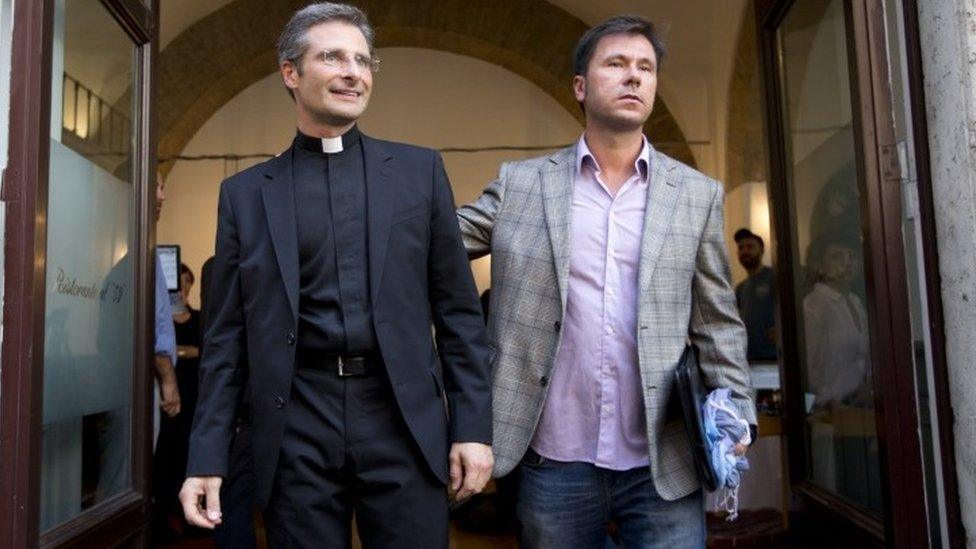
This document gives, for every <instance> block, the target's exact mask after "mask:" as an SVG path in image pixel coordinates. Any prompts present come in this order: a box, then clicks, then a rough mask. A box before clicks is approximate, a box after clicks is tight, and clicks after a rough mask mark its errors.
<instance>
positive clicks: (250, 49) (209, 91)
mask: <svg viewBox="0 0 976 549" xmlns="http://www.w3.org/2000/svg"><path fill="white" fill-rule="evenodd" d="M350 3H352V4H355V5H357V6H359V7H361V8H362V9H364V10H365V11H366V13H367V14H369V17H370V20H371V22H372V23H373V25H374V26H375V27H376V45H377V47H416V48H427V49H434V50H441V51H446V52H450V53H456V54H460V55H466V56H469V57H474V58H477V59H480V60H483V61H487V62H489V63H492V64H495V65H499V66H501V67H504V68H506V69H508V70H510V71H512V72H514V73H515V74H518V75H519V76H522V77H523V78H525V79H526V80H529V81H530V82H532V83H533V84H535V85H536V86H538V87H539V88H541V89H542V90H543V91H544V92H545V93H547V94H548V95H550V96H551V97H553V99H555V100H556V101H557V102H558V103H559V104H560V105H562V106H563V108H565V109H566V110H567V111H569V112H570V113H571V114H572V115H573V116H575V117H576V118H577V120H580V122H581V123H582V115H581V114H580V112H579V107H578V105H577V104H576V101H575V99H574V98H573V94H572V90H571V88H570V82H571V81H572V76H573V70H572V62H571V55H572V51H573V47H574V46H575V44H576V41H577V40H578V39H579V37H580V35H582V34H583V32H584V31H585V30H586V29H587V25H586V24H585V23H583V22H582V21H581V20H579V19H578V18H576V17H574V16H573V15H570V14H569V13H567V12H566V11H564V10H562V9H560V8H557V7H555V6H553V5H552V4H549V3H548V2H545V1H544V0H362V1H355V2H350ZM306 4H307V2H306V1H305V0H278V1H275V2H269V1H267V0H235V1H234V2H231V3H230V4H227V5H226V6H224V7H222V8H220V9H218V10H216V11H214V12H213V13H211V14H209V15H207V16H206V17H204V18H203V19H201V20H200V21H198V22H197V23H195V24H194V25H192V26H190V27H189V28H187V29H186V30H184V31H183V32H182V33H181V34H180V35H179V36H177V37H176V38H175V39H174V40H173V41H172V42H171V43H170V44H169V45H168V46H167V47H166V48H165V49H163V50H162V52H160V55H159V64H158V66H159V80H160V86H159V93H158V96H157V97H158V103H157V104H158V123H159V156H160V157H162V158H166V157H171V156H175V155H178V154H179V153H180V152H181V151H182V150H183V148H184V147H185V146H186V144H187V143H188V142H189V140H190V139H191V138H192V137H193V135H195V134H196V132H197V131H198V130H199V129H200V128H201V127H202V126H203V124H204V123H205V122H206V121H207V120H208V119H209V118H210V117H211V116H212V115H213V114H214V113H216V112H217V111H218V110H219V109H220V108H221V107H222V106H223V105H224V104H226V103H227V102H228V101H230V100H231V99H232V98H233V97H234V96H236V95H237V94H238V93H240V92H241V91H243V90H244V89H245V88H246V87H248V86H249V85H251V84H253V83H254V82H257V81H258V80H261V79H262V78H265V77H266V76H268V75H269V74H271V73H272V72H273V71H275V70H276V68H277V60H276V55H275V51H274V44H275V40H276V39H277V36H278V33H279V32H280V30H281V29H282V28H283V27H284V25H285V23H286V22H287V20H288V18H289V17H290V16H291V14H292V13H293V12H294V11H295V10H296V9H299V8H301V7H303V6H304V5H306ZM644 129H645V133H647V135H648V136H649V137H650V138H651V140H652V141H653V142H654V143H655V144H656V146H657V147H658V148H659V149H661V150H662V151H664V152H666V153H667V154H669V155H671V156H673V157H675V158H677V159H679V160H682V161H684V162H686V163H688V164H691V165H695V163H694V157H693V155H692V153H691V150H690V149H689V147H688V145H687V143H686V141H685V137H684V134H683V133H682V132H681V129H680V128H679V127H678V124H677V123H676V122H675V120H674V118H673V117H672V115H671V112H670V111H669V110H668V108H667V106H666V105H665V103H664V101H663V100H662V99H661V98H660V97H658V99H657V101H656V103H655V107H654V112H653V113H652V115H651V117H650V118H649V119H648V121H647V123H646V124H645V128H644ZM171 168H172V164H171V163H167V164H165V165H163V166H161V171H162V172H163V173H164V174H167V173H168V172H169V170H170V169H171Z"/></svg>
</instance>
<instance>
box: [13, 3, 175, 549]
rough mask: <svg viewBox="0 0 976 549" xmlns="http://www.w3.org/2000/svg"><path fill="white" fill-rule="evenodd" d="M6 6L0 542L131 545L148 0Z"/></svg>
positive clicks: (143, 330) (146, 247) (141, 488)
mask: <svg viewBox="0 0 976 549" xmlns="http://www.w3.org/2000/svg"><path fill="white" fill-rule="evenodd" d="M19 7H20V3H18V13H20V16H19V17H18V18H17V19H15V21H14V42H13V43H14V50H15V56H14V57H15V60H16V62H15V63H14V66H13V67H12V71H11V80H12V100H13V101H16V104H17V105H18V107H19V108H18V109H17V112H16V113H15V116H14V117H13V119H12V131H11V135H12V136H15V137H13V138H12V139H11V146H10V151H11V155H10V157H11V159H13V164H14V166H15V170H13V171H12V172H11V175H10V177H5V181H4V191H5V192H6V193H7V194H6V200H7V201H8V202H9V204H10V205H11V207H10V209H9V212H10V213H9V216H8V217H7V219H6V220H5V222H6V227H5V229H6V234H7V235H8V238H7V241H6V242H5V244H6V245H7V246H8V249H10V250H11V252H10V253H9V254H7V255H6V257H5V260H6V265H5V268H4V276H5V284H6V286H7V287H8V288H18V289H22V291H13V292H10V293H9V294H8V295H6V296H5V299H4V332H5V334H4V335H5V338H4V341H3V344H4V352H3V356H2V358H3V366H2V370H0V371H2V376H3V377H2V379H3V383H4V386H3V401H2V404H3V411H4V413H3V414H2V418H0V434H2V440H3V444H2V445H0V447H2V453H3V457H2V459H3V461H4V464H5V467H4V469H5V471H4V473H3V474H2V475H0V491H2V495H3V499H4V500H5V501H11V502H16V504H15V505H7V504H3V505H0V512H2V513H3V527H2V528H0V536H2V539H3V542H2V543H0V545H3V546H4V547H36V546H41V547H60V546H66V545H70V546H86V547H114V546H119V545H122V544H127V543H129V544H131V543H132V542H136V545H139V544H144V543H140V540H141V539H145V532H146V530H147V526H148V509H149V504H150V502H149V492H148V487H149V486H148V471H149V459H150V457H151V454H150V452H151V444H152V441H151V436H152V415H151V414H152V409H151V402H152V401H151V396H152V395H151V392H150V376H151V372H150V370H149V368H150V367H151V361H150V358H151V354H152V335H151V326H152V320H151V317H150V311H151V310H152V302H151V300H152V297H151V296H152V292H151V291H149V288H150V286H149V283H150V281H151V280H152V273H153V264H152V263H150V261H149V260H150V258H151V253H152V250H151V247H150V242H151V240H152V220H153V217H152V213H151V212H152V211H153V207H152V203H151V199H152V196H153V195H154V193H153V192H152V191H151V187H150V185H151V184H153V183H154V181H155V177H151V176H150V173H152V172H155V160H154V158H155V155H154V153H153V150H154V144H153V140H152V138H151V137H152V124H151V121H152V116H151V111H152V106H151V103H150V97H151V93H150V90H151V86H152V68H153V59H154V57H155V53H154V48H155V44H156V40H155V33H156V31H155V26H156V24H155V21H156V20H158V11H157V10H158V0H153V1H151V2H147V3H143V2H140V1H138V0H45V1H40V2H28V3H24V6H23V8H24V9H23V10H22V11H21V10H20V9H19ZM13 101H12V104H14V103H13Z"/></svg>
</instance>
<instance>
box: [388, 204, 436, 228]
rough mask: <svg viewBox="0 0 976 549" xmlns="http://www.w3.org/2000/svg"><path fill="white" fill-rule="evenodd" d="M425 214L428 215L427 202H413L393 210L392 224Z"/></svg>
mask: <svg viewBox="0 0 976 549" xmlns="http://www.w3.org/2000/svg"><path fill="white" fill-rule="evenodd" d="M425 216H427V217H429V216H430V210H429V209H428V207H427V204H414V205H411V206H407V207H406V208H401V209H398V210H397V211H395V212H393V223H392V224H393V225H399V224H400V223H406V222H407V221H412V220H414V219H417V218H420V217H425Z"/></svg>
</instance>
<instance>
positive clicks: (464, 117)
mask: <svg viewBox="0 0 976 549" xmlns="http://www.w3.org/2000/svg"><path fill="white" fill-rule="evenodd" d="M378 54H379V56H380V58H381V59H382V60H383V61H382V64H381V70H380V72H379V73H377V74H376V78H375V83H374V89H373V96H372V99H371V102H370V106H369V108H368V109H367V111H366V114H365V115H364V116H363V118H362V119H361V120H360V127H361V129H362V130H363V131H364V132H365V133H367V134H369V135H372V136H374V137H379V138H383V139H390V140H394V141H405V142H409V143H413V144H417V145H422V146H426V147H432V148H437V149H440V148H445V147H464V148H478V147H491V146H500V145H504V146H540V145H561V144H569V143H572V142H573V141H575V140H576V139H578V138H579V136H580V134H581V132H582V127H581V126H580V125H579V123H577V122H576V120H575V119H574V118H573V117H572V116H571V115H570V114H569V113H568V112H567V111H566V110H565V109H563V108H562V107H561V106H560V105H559V104H558V103H556V101H555V100H553V99H552V98H551V97H550V96H549V95H547V94H545V93H543V92H542V91H541V90H540V89H538V88H537V87H536V86H534V85H532V84H531V83H529V82H528V81H526V80H524V79H522V78H520V77H518V76H516V75H514V74H513V73H511V72H509V71H507V70H505V69H502V68H500V67H497V66H495V65H491V64H489V63H485V62H483V61H479V60H476V59H473V58H470V57H464V56H460V55H455V54H450V53H444V52H439V51H434V50H426V49H415V48H381V49H380V50H378ZM460 75H463V77H459V76H460ZM472 105H478V108H477V109H473V108H471V106H472ZM294 118H295V115H294V106H293V104H292V102H291V99H290V98H289V97H288V95H287V93H286V92H285V90H284V87H283V85H282V84H281V79H280V77H279V76H278V74H277V73H275V74H271V75H269V76H268V77H267V78H265V79H263V80H261V81H259V82H257V83H256V84H253V85H252V86H250V87H249V88H247V89H246V90H245V91H244V92H242V93H240V94H239V95H238V96H237V97H235V98H234V99H233V100H232V101H230V102H229V103H227V104H226V105H225V106H224V107H223V108H222V109H221V110H220V111H218V112H217V114H215V115H214V116H213V117H212V118H211V119H210V120H209V121H208V122H207V123H206V124H205V125H204V126H203V128H201V130H200V131H199V132H198V133H197V135H196V136H194V138H193V139H192V140H191V141H190V143H189V144H188V145H187V147H186V149H185V150H184V151H183V156H191V155H206V154H253V153H277V152H279V151H281V150H283V149H285V148H287V147H288V146H289V144H290V142H291V139H292V137H293V136H294V132H295V125H294ZM244 128H246V130H243V129H244ZM541 154H547V152H546V151H526V152H517V151H494V152H477V153H445V154H444V161H445V166H446V168H447V172H448V176H449V177H450V179H451V183H452V187H453V189H454V193H455V201H456V202H457V203H458V204H461V203H465V202H468V201H471V200H473V199H475V198H476V197H477V196H478V195H479V194H480V192H481V190H482V189H483V188H484V187H485V185H487V184H488V182H489V181H491V180H492V179H493V178H494V177H495V176H496V174H497V173H498V166H499V164H500V163H501V162H503V161H505V160H513V159H518V158H529V157H532V156H537V155H541ZM259 161H260V160H251V161H241V162H239V163H225V162H224V161H214V160H207V161H186V160H180V161H177V162H176V163H175V165H174V167H173V170H172V171H171V172H170V174H169V176H168V177H167V179H166V195H167V200H166V204H165V206H164V208H163V214H162V218H161V219H160V222H159V225H158V242H160V243H170V244H180V245H181V247H182V250H181V251H182V259H183V261H184V262H185V263H186V264H187V265H188V266H189V267H190V268H191V269H192V270H193V271H194V272H196V273H197V274H198V275H199V269H200V266H201V265H202V264H203V262H204V261H205V260H206V259H207V258H208V257H210V256H211V255H212V253H213V241H214V232H215V230H216V203H217V192H218V188H219V184H220V181H221V180H223V179H224V177H225V176H226V175H230V174H232V173H235V172H236V171H238V170H241V169H244V168H246V167H249V166H251V165H253V164H255V163H257V162H259ZM488 265H489V263H488V260H487V259H483V260H479V261H476V262H474V264H473V268H474V272H475V279H476V282H477V283H478V288H479V290H482V289H484V288H486V287H487V286H488V273H489V268H488ZM198 292H199V288H198V287H194V289H193V292H192V294H191V303H192V304H193V305H194V306H195V307H198V306H199V293H198Z"/></svg>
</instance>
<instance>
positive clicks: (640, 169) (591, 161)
mask: <svg viewBox="0 0 976 549" xmlns="http://www.w3.org/2000/svg"><path fill="white" fill-rule="evenodd" d="M641 140H642V143H643V144H642V145H641V151H640V154H638V155H637V160H635V161H634V171H635V172H637V173H639V174H640V176H641V182H642V183H646V182H647V180H648V177H649V174H650V165H651V147H650V145H649V144H648V142H647V137H646V136H643V135H642V136H641ZM584 162H585V163H587V164H588V165H589V166H590V167H591V168H593V169H594V170H595V171H596V172H598V173H599V171H600V165H599V164H597V161H596V157H595V156H593V153H592V152H590V148H589V147H588V146H587V145H586V134H583V135H582V136H580V138H579V142H577V144H576V175H582V173H583V164H584Z"/></svg>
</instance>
